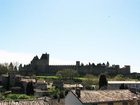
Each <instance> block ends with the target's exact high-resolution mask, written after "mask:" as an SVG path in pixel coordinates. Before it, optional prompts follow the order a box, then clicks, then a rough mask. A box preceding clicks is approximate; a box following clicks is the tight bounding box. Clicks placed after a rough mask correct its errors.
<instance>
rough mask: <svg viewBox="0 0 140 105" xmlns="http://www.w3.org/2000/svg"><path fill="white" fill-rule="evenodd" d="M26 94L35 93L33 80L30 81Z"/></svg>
mask: <svg viewBox="0 0 140 105" xmlns="http://www.w3.org/2000/svg"><path fill="white" fill-rule="evenodd" d="M26 94H27V95H33V94H34V86H33V82H32V81H31V82H28V84H27V87H26Z"/></svg>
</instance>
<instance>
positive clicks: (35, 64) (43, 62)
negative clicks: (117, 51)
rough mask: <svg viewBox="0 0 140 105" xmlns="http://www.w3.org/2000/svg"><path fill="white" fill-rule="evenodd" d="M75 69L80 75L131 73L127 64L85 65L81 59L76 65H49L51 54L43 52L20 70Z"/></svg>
mask: <svg viewBox="0 0 140 105" xmlns="http://www.w3.org/2000/svg"><path fill="white" fill-rule="evenodd" d="M66 69H73V70H77V71H78V73H79V74H80V75H85V74H93V75H100V74H101V73H106V74H108V75H117V74H122V75H129V74H130V66H129V65H125V66H124V67H122V68H120V66H119V65H112V66H110V65H109V62H107V64H105V63H103V64H101V63H99V64H97V65H95V64H94V63H89V64H88V65H84V64H82V63H80V61H76V64H75V65H49V54H47V53H46V54H42V56H41V57H40V58H38V56H35V57H34V58H33V59H32V61H31V63H30V64H28V65H24V67H20V68H19V71H20V73H21V74H23V75H32V74H35V75H55V74H56V73H57V72H58V71H59V70H66Z"/></svg>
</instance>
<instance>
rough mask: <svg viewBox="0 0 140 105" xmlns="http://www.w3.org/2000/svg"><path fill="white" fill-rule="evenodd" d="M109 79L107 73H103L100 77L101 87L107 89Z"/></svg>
mask: <svg viewBox="0 0 140 105" xmlns="http://www.w3.org/2000/svg"><path fill="white" fill-rule="evenodd" d="M107 86H108V81H107V79H106V75H104V74H102V75H100V78H99V89H107Z"/></svg>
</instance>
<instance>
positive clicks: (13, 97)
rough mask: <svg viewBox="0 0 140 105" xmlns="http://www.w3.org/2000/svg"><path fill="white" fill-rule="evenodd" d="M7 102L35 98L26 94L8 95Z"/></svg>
mask: <svg viewBox="0 0 140 105" xmlns="http://www.w3.org/2000/svg"><path fill="white" fill-rule="evenodd" d="M6 99H7V100H18V99H33V97H31V96H28V95H26V94H8V95H7V96H6Z"/></svg>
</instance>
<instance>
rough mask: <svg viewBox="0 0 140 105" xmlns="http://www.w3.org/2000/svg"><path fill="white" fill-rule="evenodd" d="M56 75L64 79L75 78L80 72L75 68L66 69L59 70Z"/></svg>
mask: <svg viewBox="0 0 140 105" xmlns="http://www.w3.org/2000/svg"><path fill="white" fill-rule="evenodd" d="M56 75H57V76H59V77H62V78H63V79H73V78H74V77H77V76H78V72H77V71H76V70H73V69H65V70H61V71H58V72H57V73H56Z"/></svg>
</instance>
